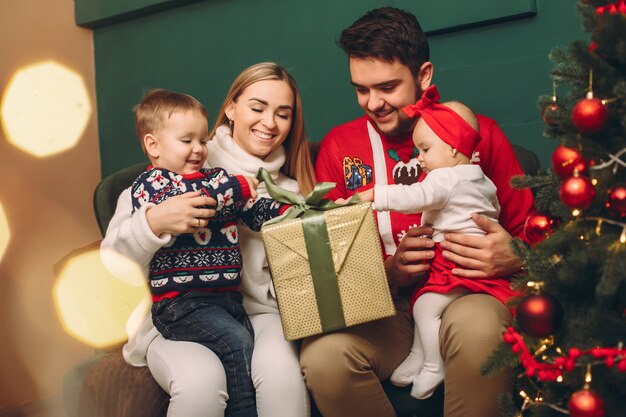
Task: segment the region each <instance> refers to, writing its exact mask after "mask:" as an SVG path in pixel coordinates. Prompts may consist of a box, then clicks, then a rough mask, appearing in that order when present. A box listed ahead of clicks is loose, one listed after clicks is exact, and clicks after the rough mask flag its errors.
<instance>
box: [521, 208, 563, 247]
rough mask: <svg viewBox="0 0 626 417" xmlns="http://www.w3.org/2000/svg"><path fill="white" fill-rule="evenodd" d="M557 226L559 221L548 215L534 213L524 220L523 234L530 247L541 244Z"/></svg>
mask: <svg viewBox="0 0 626 417" xmlns="http://www.w3.org/2000/svg"><path fill="white" fill-rule="evenodd" d="M558 225H559V220H558V219H555V218H554V217H552V216H550V215H549V214H548V213H541V212H538V213H535V214H531V215H530V216H528V217H527V218H526V223H524V233H525V234H526V238H527V239H528V241H529V242H530V244H531V245H534V244H536V243H539V242H541V241H542V240H544V239H545V238H547V237H548V236H550V234H552V232H553V231H554V229H555V228H556V227H557V226H558Z"/></svg>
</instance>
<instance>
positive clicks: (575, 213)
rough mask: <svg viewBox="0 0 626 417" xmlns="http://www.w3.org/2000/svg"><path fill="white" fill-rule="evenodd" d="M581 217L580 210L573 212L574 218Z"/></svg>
mask: <svg viewBox="0 0 626 417" xmlns="http://www.w3.org/2000/svg"><path fill="white" fill-rule="evenodd" d="M579 215H580V210H578V209H574V210H572V217H577V216H579Z"/></svg>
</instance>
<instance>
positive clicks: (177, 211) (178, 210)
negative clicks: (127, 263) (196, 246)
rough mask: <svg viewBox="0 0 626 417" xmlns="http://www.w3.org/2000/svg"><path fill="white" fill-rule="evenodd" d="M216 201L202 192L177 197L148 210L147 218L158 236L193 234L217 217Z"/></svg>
mask: <svg viewBox="0 0 626 417" xmlns="http://www.w3.org/2000/svg"><path fill="white" fill-rule="evenodd" d="M215 204H216V202H215V200H214V199H213V198H211V197H208V196H206V195H202V194H201V191H193V192H188V193H185V194H181V195H177V196H174V197H171V198H168V199H167V200H165V201H163V202H162V203H160V204H158V205H156V206H154V207H150V208H148V210H147V211H146V218H147V220H148V224H149V225H150V228H151V229H152V232H154V234H155V235H156V236H160V235H162V234H163V233H170V234H172V235H180V234H182V233H193V231H194V230H195V229H196V228H198V227H205V226H206V225H207V224H208V222H209V220H208V219H209V218H210V217H213V216H215V209H209V208H206V207H207V206H213V207H215Z"/></svg>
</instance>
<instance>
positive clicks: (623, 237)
mask: <svg viewBox="0 0 626 417" xmlns="http://www.w3.org/2000/svg"><path fill="white" fill-rule="evenodd" d="M585 220H593V221H596V222H597V224H596V235H598V236H599V235H600V232H601V227H602V224H604V223H608V224H610V225H612V226H617V227H621V228H622V233H621V234H620V236H619V242H620V243H626V223H622V222H618V221H615V220H611V219H606V218H604V217H587V218H586V219H585ZM581 240H582V236H581Z"/></svg>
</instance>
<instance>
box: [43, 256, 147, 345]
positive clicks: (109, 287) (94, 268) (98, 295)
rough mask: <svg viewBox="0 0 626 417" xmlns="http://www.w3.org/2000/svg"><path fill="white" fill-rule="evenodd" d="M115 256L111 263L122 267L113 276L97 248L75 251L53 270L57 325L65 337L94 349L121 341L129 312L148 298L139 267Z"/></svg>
mask: <svg viewBox="0 0 626 417" xmlns="http://www.w3.org/2000/svg"><path fill="white" fill-rule="evenodd" d="M113 256H114V255H112V254H109V255H108V257H109V259H107V260H106V261H107V265H109V263H108V262H109V261H111V260H113V259H112V257H113ZM118 256H119V259H118V260H117V261H115V262H116V264H117V265H123V267H121V268H118V267H116V274H115V275H113V274H112V273H111V272H109V271H108V270H107V269H106V268H105V266H104V264H103V263H102V260H101V256H100V251H99V248H98V247H97V246H95V247H94V246H90V247H88V248H85V249H82V250H77V251H75V252H74V253H72V254H70V255H68V257H67V258H66V259H65V260H63V261H61V263H60V264H59V265H58V267H57V268H56V269H57V281H56V283H55V285H54V288H53V298H54V302H55V305H56V308H57V314H58V315H59V318H60V320H61V323H62V325H63V327H64V329H65V331H66V332H67V333H68V334H70V335H71V336H73V337H75V338H76V339H78V340H80V341H82V342H83V343H86V344H88V345H90V346H93V347H96V348H106V347H109V346H113V345H117V344H119V343H122V342H124V341H125V340H126V338H127V333H126V324H127V321H128V319H129V317H130V316H131V313H133V310H135V309H136V307H137V306H138V305H139V304H140V303H142V305H144V304H145V302H146V301H145V300H146V299H147V298H148V297H149V290H148V286H147V284H146V280H145V278H144V275H143V273H142V271H141V269H140V268H139V266H138V265H135V264H134V263H132V262H131V261H129V260H127V259H124V258H123V257H121V255H118ZM118 270H119V271H122V272H123V273H122V275H118V274H117V273H118ZM142 310H145V308H142ZM135 314H137V312H135Z"/></svg>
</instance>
